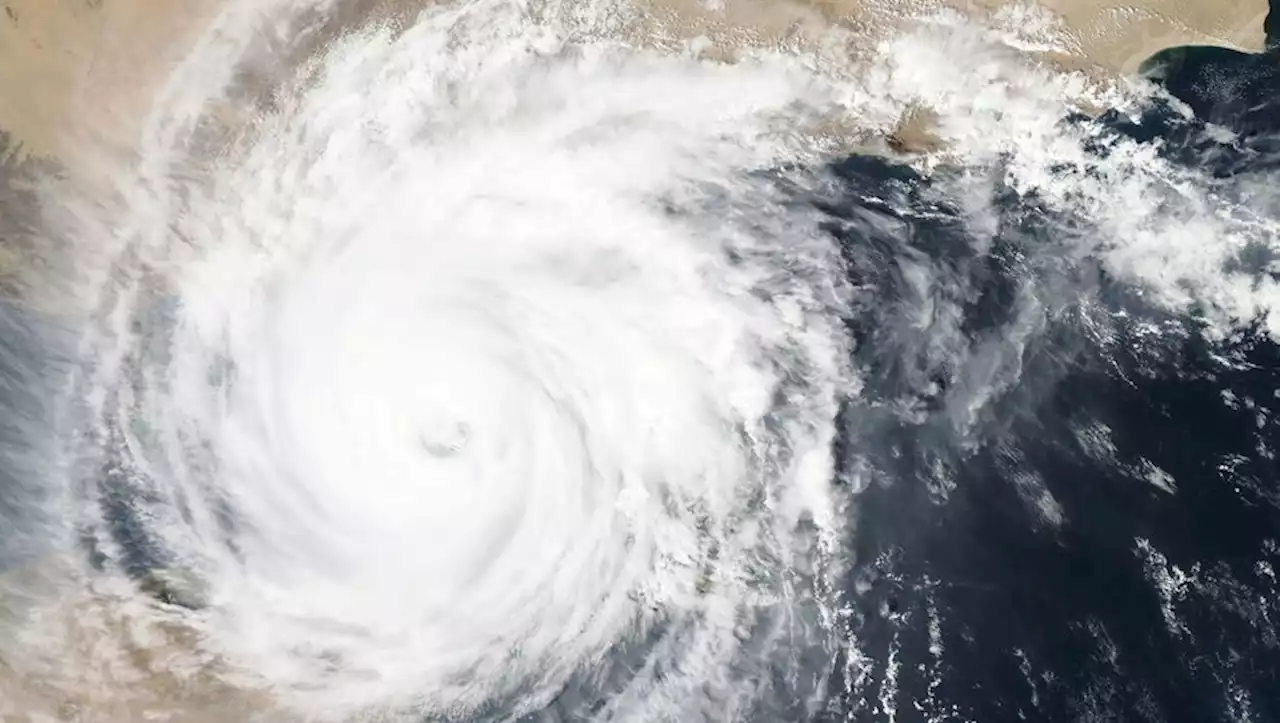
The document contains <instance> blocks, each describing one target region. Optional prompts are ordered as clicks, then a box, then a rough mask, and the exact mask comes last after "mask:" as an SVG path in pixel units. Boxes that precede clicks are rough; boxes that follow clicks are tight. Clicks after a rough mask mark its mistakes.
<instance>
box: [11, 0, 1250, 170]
mask: <svg viewBox="0 0 1280 723" xmlns="http://www.w3.org/2000/svg"><path fill="white" fill-rule="evenodd" d="M424 1H425V0H416V1H415V0H393V2H394V4H395V5H400V6H413V5H415V4H421V3H422V2H424ZM225 2H226V0H3V3H2V4H3V6H4V7H3V10H4V12H3V13H0V130H3V131H7V132H8V133H10V134H12V140H13V141H15V142H17V143H19V144H21V146H22V148H23V149H24V151H25V152H26V153H30V154H35V155H38V156H53V157H59V156H61V155H63V152H64V151H65V150H66V149H65V146H66V139H68V138H73V137H75V138H78V137H83V136H84V135H86V134H94V133H96V134H100V135H102V136H104V137H106V138H109V139H111V140H112V141H120V140H125V139H127V138H128V137H129V136H130V134H132V133H136V132H137V130H138V125H137V121H138V118H139V116H140V115H141V114H142V113H143V111H144V110H145V108H146V107H147V103H148V99H149V98H150V96H151V94H152V93H153V92H154V90H155V88H156V85H157V83H158V82H160V81H161V80H162V79H163V78H164V77H165V75H166V72H167V71H168V70H169V69H171V68H172V67H173V65H174V64H175V63H176V62H177V61H178V59H180V58H181V56H182V54H183V52H184V50H185V49H186V48H187V47H189V46H190V44H191V43H192V42H193V40H194V39H195V38H196V37H197V36H198V34H199V32H200V30H201V28H203V27H205V26H206V25H207V23H208V22H209V21H210V19H211V18H212V17H213V13H215V12H216V11H217V9H218V7H219V6H220V5H222V4H223V3H225ZM640 2H643V3H645V4H646V5H648V6H649V7H650V8H651V10H652V12H653V13H654V14H655V15H657V16H662V15H668V16H672V17H679V18H680V19H681V20H683V21H684V22H687V23H691V24H693V25H719V26H722V27H723V26H734V27H738V28H741V29H744V30H749V31H751V32H752V33H753V34H756V35H757V36H759V35H761V34H762V35H765V36H768V35H781V34H783V33H785V32H786V31H787V29H788V28H791V27H794V25H795V24H796V23H806V24H809V23H817V24H822V23H836V24H840V25H843V26H848V27H855V28H857V27H871V29H872V30H874V27H873V26H874V25H875V24H876V23H877V22H887V21H888V20H887V19H889V18H894V17H901V16H903V15H904V13H910V12H912V11H915V10H918V9H924V8H927V7H929V6H930V5H933V6H937V5H939V4H943V2H945V4H950V5H953V6H955V7H959V8H961V9H969V10H973V11H975V12H984V11H989V10H990V9H992V8H994V7H998V6H1000V5H1004V4H1008V3H1009V2H1010V0H943V2H933V1H931V0H915V1H914V2H912V1H908V2H905V3H904V2H902V0H723V1H720V2H714V3H711V2H706V1H705V0H640ZM1039 2H1040V4H1041V5H1043V6H1044V7H1046V8H1048V9H1050V10H1052V11H1053V12H1055V13H1058V14H1060V15H1061V17H1062V18H1063V19H1064V20H1065V22H1066V24H1067V25H1068V26H1069V27H1070V28H1071V29H1072V32H1073V34H1074V36H1075V39H1076V40H1077V41H1078V44H1079V48H1080V53H1081V55H1082V57H1083V58H1086V59H1087V60H1088V61H1089V62H1092V63H1096V64H1097V65H1099V66H1101V67H1103V68H1106V69H1110V70H1113V71H1121V72H1127V71H1131V70H1133V69H1134V68H1136V67H1137V64H1138V62H1140V61H1141V60H1142V59H1143V58H1145V57H1146V56H1147V55H1149V54H1150V53H1152V52H1154V51H1155V50H1158V49H1160V48H1162V47H1166V46H1169V45H1178V44H1187V43H1215V44H1223V45H1229V46H1232V47H1237V48H1240V49H1247V50H1251V49H1257V48H1258V47H1260V46H1261V42H1262V33H1261V27H1262V18H1263V16H1264V15H1265V12H1266V2H1265V0H1233V1H1232V2H1224V1H1223V0H1120V1H1117V0H1039ZM357 4H360V5H369V4H370V3H368V2H362V3H357ZM904 8H905V10H904Z"/></svg>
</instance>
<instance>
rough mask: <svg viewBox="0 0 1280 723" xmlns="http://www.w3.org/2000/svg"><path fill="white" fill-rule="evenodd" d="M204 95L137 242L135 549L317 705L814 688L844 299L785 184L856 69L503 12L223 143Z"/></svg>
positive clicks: (112, 446) (241, 646) (457, 28)
mask: <svg viewBox="0 0 1280 723" xmlns="http://www.w3.org/2000/svg"><path fill="white" fill-rule="evenodd" d="M228 22H230V21H228ZM226 47H227V46H223V47H222V50H221V52H228V51H227V50H226ZM215 50H216V48H213V49H210V48H206V49H205V52H206V54H207V55H208V56H209V57H208V58H206V59H205V61H204V62H206V66H205V67H206V69H207V68H213V67H216V66H217V65H218V63H219V62H226V61H227V60H228V59H226V58H222V59H219V58H218V57H217V53H216V52H215ZM237 52H239V51H237ZM230 60H231V61H232V62H230V63H228V65H231V66H234V63H235V62H239V60H241V58H231V59H230ZM192 62H195V61H192ZM197 70H199V68H198V67H197V68H196V69H194V70H193V69H192V68H190V67H189V68H187V72H189V73H194V72H197ZM209 85H210V84H208V83H203V84H190V85H186V86H182V87H179V86H177V85H175V86H174V88H171V92H170V94H169V97H168V101H167V104H161V106H159V108H158V110H157V111H156V113H157V119H158V120H156V121H155V125H154V126H153V129H158V130H156V132H155V134H154V136H153V139H152V141H153V144H154V146H155V147H153V148H152V149H151V153H150V155H149V156H148V157H147V158H145V159H144V163H143V172H142V174H141V176H140V178H139V179H138V180H136V181H132V182H130V184H125V186H124V187H122V194H121V195H122V197H123V198H125V199H126V202H125V204H124V205H125V212H124V214H123V216H124V221H123V222H122V223H118V224H113V225H111V227H110V228H111V231H110V236H111V238H110V239H104V240H103V244H102V247H103V248H109V249H113V256H112V258H111V260H110V264H109V268H110V272H109V273H106V274H103V275H102V278H103V279H104V281H103V282H102V283H101V291H100V293H99V295H98V298H99V299H100V301H99V302H98V303H99V308H98V311H97V313H96V315H95V316H96V318H98V319H99V323H98V324H97V330H96V332H95V333H94V334H93V335H91V336H90V337H89V341H87V342H86V344H87V348H88V349H89V351H90V353H91V354H92V355H93V356H94V357H95V358H97V359H99V360H100V361H99V363H98V364H96V365H95V367H94V370H93V373H92V374H90V375H88V376H86V377H85V378H84V379H83V380H82V383H81V384H82V388H83V390H84V391H85V394H84V395H83V397H84V399H87V400H89V401H88V403H87V405H86V415H85V417H86V418H87V419H88V420H89V427H90V432H91V433H90V434H89V437H88V438H89V439H91V440H94V442H93V443H92V444H91V445H90V447H91V449H90V452H89V453H83V452H81V453H80V454H81V456H87V457H88V458H89V459H90V460H92V463H91V464H88V465H85V464H80V465H76V466H75V468H76V469H84V470H88V471H87V472H85V473H84V477H85V478H86V479H87V480H88V483H87V484H84V485H82V489H84V490H85V491H84V493H83V500H82V506H81V514H80V524H81V525H82V527H83V528H84V535H85V536H86V537H87V538H89V539H92V540H93V541H94V542H93V545H94V547H95V551H96V552H95V554H96V555H98V556H99V558H100V563H101V566H102V567H103V568H104V569H106V570H108V571H111V570H115V571H117V572H118V573H120V574H121V575H123V576H132V577H134V578H139V577H140V578H142V579H145V580H149V581H151V583H153V584H162V586H163V587H164V588H165V589H166V591H167V592H166V598H165V599H167V600H169V601H170V602H178V603H181V604H179V605H170V606H162V607H163V608H164V609H163V610H161V611H159V612H155V613H154V614H155V615H164V616H169V617H171V618H174V619H176V620H177V621H178V622H179V623H180V624H181V625H183V626H188V627H191V628H193V629H194V630H195V631H197V633H198V635H197V638H198V642H197V643H196V644H195V647H196V648H197V649H198V651H199V655H203V656H206V657H207V658H208V659H211V660H218V661H221V662H220V663H219V665H220V666H221V667H220V668H219V669H225V670H226V671H229V672H227V673H226V675H227V676H235V677H236V679H237V680H240V681H243V684H244V685H245V686H250V687H260V688H262V689H265V690H269V691H271V695H272V696H273V697H274V698H276V699H277V704H278V705H279V706H282V707H283V708H284V709H287V710H291V711H293V712H295V713H297V714H299V715H301V716H303V717H311V718H317V719H347V718H350V717H353V716H357V717H359V716H366V715H388V716H392V717H396V716H399V715H417V716H422V715H425V716H427V717H428V719H437V718H449V719H473V718H474V719H509V718H515V717H519V716H520V715H524V714H530V713H536V712H538V711H540V710H552V709H555V710H559V711H561V714H564V715H570V714H572V715H579V716H588V717H591V718H595V719H600V720H658V719H668V720H677V719H678V720H698V719H715V720H734V719H739V718H742V717H745V716H747V715H749V714H751V713H752V712H753V711H754V710H755V709H756V708H757V707H758V706H760V705H763V703H762V701H763V700H765V698H766V697H767V696H765V695H764V694H765V692H766V691H767V690H768V689H770V688H772V687H779V688H786V690H785V691H784V692H785V693H786V695H787V696H791V698H793V699H794V700H795V704H796V705H804V704H805V697H806V696H812V697H813V698H815V699H816V698H817V697H818V696H819V694H820V690H819V688H818V686H820V685H821V684H822V682H821V677H822V675H823V673H822V670H823V669H824V668H829V664H828V665H826V666H824V665H818V666H814V665H812V664H811V663H812V661H813V660H818V661H822V660H828V661H830V659H831V656H832V655H833V654H834V650H835V647H836V646H835V643H834V642H833V641H834V640H835V636H836V632H835V622H834V617H833V616H834V615H835V606H837V604H838V602H837V600H836V599H835V597H834V595H833V593H831V592H830V591H831V590H832V589H833V588H832V586H831V585H830V577H831V576H832V575H834V574H836V573H835V570H836V568H837V567H838V566H839V558H840V553H839V550H840V547H841V545H842V541H841V529H840V524H839V522H838V520H840V519H841V517H842V514H841V512H840V510H839V509H838V505H837V502H836V498H835V497H834V496H833V492H832V488H831V486H832V484H833V483H832V449H831V448H832V442H833V439H834V436H835V417H836V409H837V405H838V403H839V399H840V395H841V393H842V391H843V387H844V385H846V384H847V383H848V375H847V370H846V369H844V367H843V364H844V362H843V361H842V360H843V359H845V358H846V356H847V349H846V346H847V344H846V340H845V339H844V337H843V332H842V330H841V329H842V327H841V325H840V322H839V316H838V314H837V313H836V312H835V311H834V310H835V309H837V308H839V306H840V304H841V296H842V294H843V293H844V292H843V291H842V287H841V284H842V281H841V278H842V277H841V274H840V271H839V269H840V264H839V263H838V254H837V249H836V248H835V247H834V245H833V243H832V241H831V240H830V239H829V237H827V236H825V235H824V234H821V233H820V232H819V230H818V228H817V221H816V219H815V218H814V217H812V216H811V214H810V212H806V211H803V210H801V209H798V208H792V207H791V206H788V205H786V204H785V203H782V202H781V200H782V199H780V197H779V196H780V191H779V190H778V183H777V179H774V178H770V177H768V176H769V174H763V173H760V171H764V170H767V169H769V168H771V167H774V166H776V165H777V164H778V163H779V162H781V161H783V160H785V159H791V158H795V157H797V156H798V155H799V150H798V149H797V148H796V147H794V146H796V144H797V142H796V140H795V139H794V137H793V136H795V134H796V131H795V127H796V124H798V123H800V122H802V121H803V119H804V118H806V117H810V116H812V117H815V118H816V117H817V116H818V115H819V114H821V112H822V111H823V109H824V108H826V107H829V106H830V105H831V104H833V103H834V102H835V99H834V94H833V92H832V91H831V89H830V88H824V87H821V86H820V85H819V84H818V83H817V82H816V81H815V80H814V79H813V76H812V75H811V74H809V73H806V72H804V71H803V69H802V68H800V67H799V62H798V61H796V60H784V59H781V58H760V59H757V60H750V61H744V62H742V63H738V64H734V65H723V64H712V63H706V62H703V61H700V60H697V59H695V58H692V57H679V56H671V55H661V54H658V53H651V52H648V51H643V50H637V49H634V48H628V47H626V46H625V45H623V44H620V43H617V42H611V41H604V40H599V41H593V42H582V39H581V37H576V38H575V35H574V33H573V32H571V31H570V30H568V29H566V26H557V25H556V24H554V23H535V22H532V21H530V19H529V15H528V10H527V9H521V8H519V7H517V6H515V5H514V4H507V3H500V2H487V1H481V2H476V3H469V4H467V6H466V7H464V8H460V9H458V8H441V9H432V10H428V11H427V12H426V13H424V14H423V15H422V16H421V17H419V18H417V19H416V20H415V21H414V22H413V23H412V24H411V25H410V26H408V27H405V28H393V27H382V28H374V29H371V30H364V31H359V32H356V33H354V34H351V35H349V36H347V37H345V38H342V39H340V40H337V41H335V42H333V43H332V44H331V45H330V46H329V47H328V48H327V49H326V50H325V52H324V53H323V54H322V55H321V56H319V57H318V58H315V59H310V60H307V61H305V62H303V63H302V64H301V66H300V69H299V70H298V73H297V76H296V77H294V78H291V79H290V80H288V81H287V82H285V83H283V84H281V87H280V88H277V89H275V91H274V92H275V94H274V95H273V97H272V100H271V104H270V108H269V110H268V111H267V112H265V113H263V114H262V115H261V116H259V117H258V118H257V119H256V121H255V122H254V123H253V124H252V125H251V126H250V127H247V128H243V129H238V130H237V131H236V133H237V135H236V136H235V139H234V140H233V141H232V142H229V143H226V144H224V145H223V146H222V150H221V151H219V152H218V153H211V152H210V151H209V143H207V142H203V141H207V137H208V133H207V124H206V125H201V123H196V122H192V120H191V119H193V118H199V119H204V118H205V117H206V114H207V113H208V111H209V109H210V108H211V107H213V106H215V105H216V104H217V102H218V101H219V98H220V97H221V96H219V95H218V93H230V91H229V90H227V87H228V86H222V87H221V88H220V89H219V90H218V91H216V92H215V91H211V90H209V87H208V86H209ZM175 88H176V89H175ZM201 94H204V95H201ZM192 109H197V110H194V111H193V110H192ZM784 116H785V119H786V122H785V123H779V122H778V121H779V119H780V118H782V117H784ZM201 122H203V120H202V121H201ZM184 124H186V125H184ZM184 129H185V130H184ZM161 131H163V132H161ZM202 134H204V135H202ZM796 205H798V204H796ZM121 229H124V230H123V231H122V230H121ZM102 233H103V234H104V235H106V234H107V232H106V231H102ZM103 470H106V472H105V473H104V472H103ZM157 580H158V581H161V582H160V583H157V582H156V581H157ZM140 614H141V613H140ZM784 641H785V644H784ZM193 654H195V653H193ZM815 656H816V657H815ZM804 676H809V677H810V678H811V679H809V680H807V681H806V680H800V678H803V677H804ZM784 697H785V696H784ZM771 699H774V700H776V699H778V696H773V697H772V698H771Z"/></svg>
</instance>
